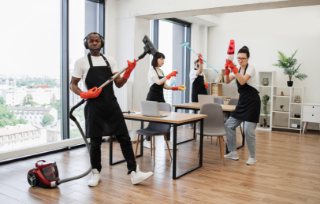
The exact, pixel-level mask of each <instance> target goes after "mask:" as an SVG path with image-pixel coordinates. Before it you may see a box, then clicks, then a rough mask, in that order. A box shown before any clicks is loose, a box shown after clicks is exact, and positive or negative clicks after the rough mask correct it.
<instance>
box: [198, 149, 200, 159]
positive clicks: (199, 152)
mask: <svg viewBox="0 0 320 204" xmlns="http://www.w3.org/2000/svg"><path fill="white" fill-rule="evenodd" d="M199 157H200V148H199V151H198V158H199Z"/></svg>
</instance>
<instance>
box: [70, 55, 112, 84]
mask: <svg viewBox="0 0 320 204" xmlns="http://www.w3.org/2000/svg"><path fill="white" fill-rule="evenodd" d="M103 56H104V57H105V58H107V60H108V62H109V64H110V66H111V72H112V74H114V73H116V72H118V67H117V62H116V60H115V59H114V58H113V57H110V56H107V55H103ZM91 61H92V66H107V64H106V62H105V61H104V59H103V58H102V57H101V56H99V57H96V56H91ZM89 69H90V64H89V60H88V56H87V55H86V56H84V57H81V58H80V59H78V60H77V61H76V63H75V64H74V70H73V73H72V76H73V77H76V78H81V79H82V82H83V83H84V85H85V86H86V88H87V89H88V87H87V85H86V77H87V74H88V71H89Z"/></svg>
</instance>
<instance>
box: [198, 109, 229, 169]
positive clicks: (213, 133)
mask: <svg viewBox="0 0 320 204" xmlns="http://www.w3.org/2000/svg"><path fill="white" fill-rule="evenodd" d="M200 114H205V115H207V116H208V117H207V118H204V121H203V136H210V137H211V138H212V137H217V138H218V141H219V145H220V156H221V158H222V160H223V165H225V161H224V148H223V136H225V135H226V134H227V133H226V129H225V127H224V115H223V110H222V107H221V105H220V104H216V103H205V104H203V105H202V106H201V108H200ZM197 134H200V130H199V127H197ZM199 154H200V149H199Z"/></svg>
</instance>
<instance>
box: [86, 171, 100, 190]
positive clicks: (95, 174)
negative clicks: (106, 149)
mask: <svg viewBox="0 0 320 204" xmlns="http://www.w3.org/2000/svg"><path fill="white" fill-rule="evenodd" d="M100 180H101V175H100V172H99V171H98V170H97V169H92V176H91V179H90V180H89V182H88V186H97V185H98V183H99V181H100Z"/></svg>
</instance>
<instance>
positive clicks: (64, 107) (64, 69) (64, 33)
mask: <svg viewBox="0 0 320 204" xmlns="http://www.w3.org/2000/svg"><path fill="white" fill-rule="evenodd" d="M60 49H61V52H60V53H61V66H60V67H61V72H60V76H61V77H60V80H61V100H60V109H61V127H62V130H61V133H62V138H61V139H63V140H65V139H69V138H70V132H69V62H68V60H69V0H61V46H60Z"/></svg>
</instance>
